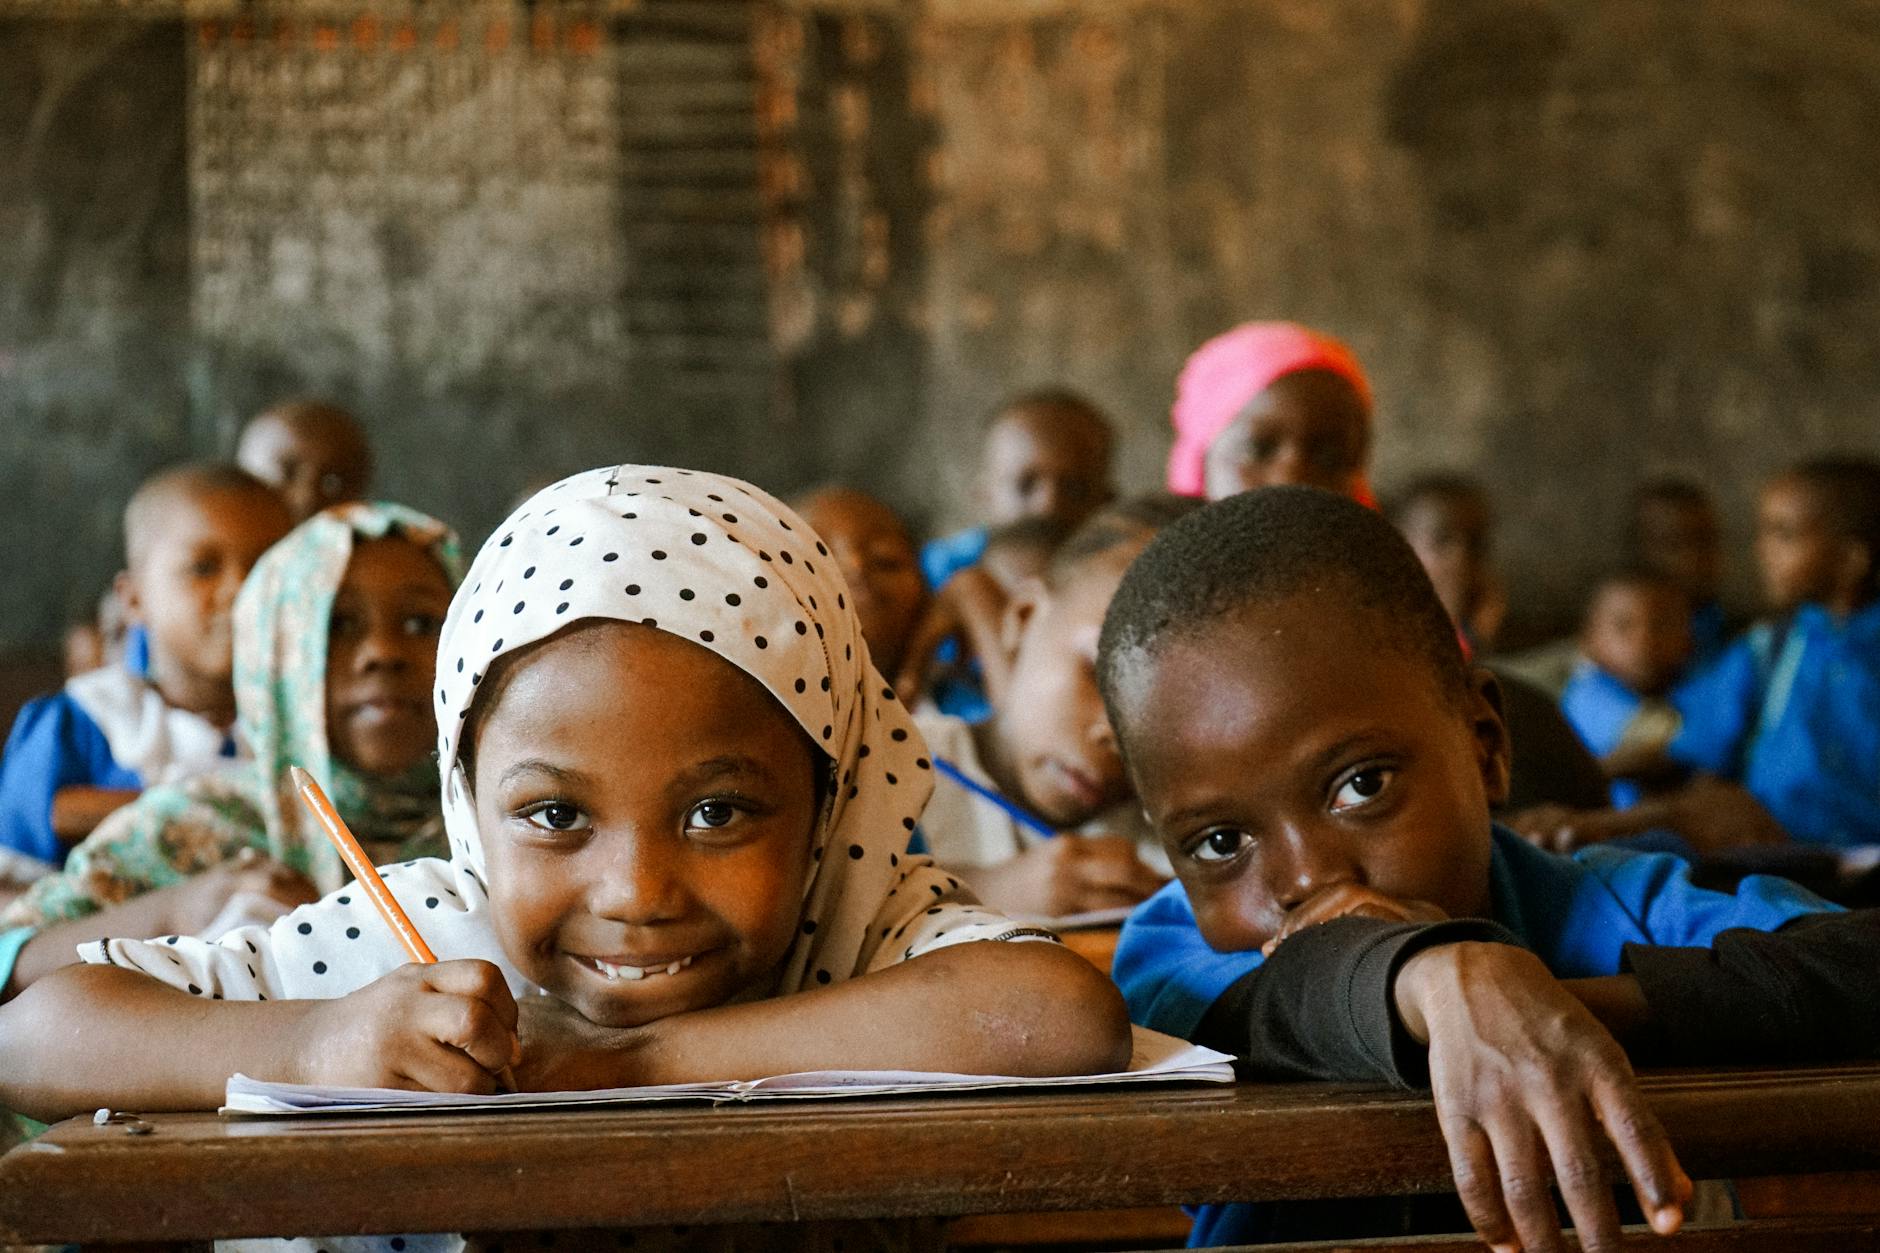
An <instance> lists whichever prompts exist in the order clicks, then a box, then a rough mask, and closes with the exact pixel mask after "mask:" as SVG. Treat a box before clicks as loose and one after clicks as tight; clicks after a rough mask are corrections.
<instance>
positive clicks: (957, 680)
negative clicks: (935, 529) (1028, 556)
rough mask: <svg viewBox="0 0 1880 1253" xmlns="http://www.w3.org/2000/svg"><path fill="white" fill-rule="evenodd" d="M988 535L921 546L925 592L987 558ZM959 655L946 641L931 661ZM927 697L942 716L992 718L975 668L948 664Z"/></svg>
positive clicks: (968, 534)
mask: <svg viewBox="0 0 1880 1253" xmlns="http://www.w3.org/2000/svg"><path fill="white" fill-rule="evenodd" d="M988 534H989V533H988V531H987V530H986V528H985V527H983V526H976V527H972V528H970V529H968V530H965V531H955V532H954V533H953V534H951V535H943V536H941V537H940V538H939V539H934V540H928V541H927V542H926V543H925V544H923V545H922V546H921V550H920V573H921V577H922V578H924V579H926V580H927V587H928V590H930V591H935V592H937V591H939V590H940V588H941V587H942V586H943V585H944V584H945V583H946V581H947V580H948V579H950V578H952V577H953V576H954V575H956V574H958V573H959V572H960V571H961V570H964V569H966V567H968V566H973V565H978V564H979V559H980V558H981V557H983V556H985V555H986V537H987V535H988ZM959 655H960V651H959V647H958V646H957V645H956V644H954V642H953V641H951V640H947V641H945V642H944V643H942V644H941V645H940V648H939V649H938V650H937V651H936V652H935V654H934V660H935V661H938V662H941V663H948V662H957V661H958V660H959ZM929 695H931V696H932V697H933V702H934V704H935V705H937V706H938V707H939V709H940V712H941V713H943V714H952V715H953V716H954V717H955V718H964V719H966V721H968V722H984V721H985V720H986V719H988V718H990V717H991V716H992V702H991V701H990V700H988V699H986V688H985V685H984V684H983V683H982V682H980V679H979V671H978V667H977V666H973V667H970V668H968V667H965V666H960V665H949V666H948V667H947V670H946V673H944V674H942V675H941V676H940V677H939V678H937V679H935V680H934V683H933V688H932V690H931V692H930V693H929Z"/></svg>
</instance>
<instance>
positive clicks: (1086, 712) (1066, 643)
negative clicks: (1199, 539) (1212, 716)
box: [915, 496, 1192, 918]
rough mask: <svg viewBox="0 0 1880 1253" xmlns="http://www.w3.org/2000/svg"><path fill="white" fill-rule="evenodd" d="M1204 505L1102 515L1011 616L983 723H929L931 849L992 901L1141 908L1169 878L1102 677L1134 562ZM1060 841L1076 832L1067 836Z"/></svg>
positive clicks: (1042, 908) (1055, 909)
mask: <svg viewBox="0 0 1880 1253" xmlns="http://www.w3.org/2000/svg"><path fill="white" fill-rule="evenodd" d="M1191 507H1192V505H1191V504H1190V503H1189V502H1187V501H1185V500H1182V499H1181V498H1178V497H1166V496H1149V497H1138V498H1134V499H1130V500H1125V501H1121V502H1119V503H1117V504H1114V505H1110V506H1108V507H1106V508H1104V509H1102V510H1100V511H1098V512H1097V513H1096V514H1095V515H1094V516H1093V517H1091V518H1090V519H1089V520H1088V521H1087V522H1085V523H1084V525H1083V526H1082V527H1080V528H1078V530H1077V531H1076V532H1075V533H1074V534H1073V535H1072V536H1071V537H1070V538H1069V539H1067V540H1066V541H1064V543H1063V544H1062V545H1061V546H1060V547H1059V548H1058V550H1057V552H1056V553H1055V554H1054V555H1053V556H1052V559H1051V562H1050V565H1049V566H1048V567H1047V569H1046V572H1045V576H1044V578H1043V579H1041V580H1038V581H1036V582H1034V583H1031V584H1029V585H1027V586H1025V587H1023V588H1021V589H1020V590H1019V591H1018V593H1017V594H1016V596H1015V597H1014V598H1013V601H1012V603H1011V605H1010V607H1009V608H1008V610H1007V612H1006V617H1005V626H1004V642H1003V647H1004V651H1005V653H1006V654H1007V657H1006V668H1007V672H1008V673H1009V676H1010V679H1009V683H1008V685H1007V689H1006V692H1005V696H1004V699H1003V700H1002V701H1001V703H1000V705H999V708H998V711H997V712H996V713H995V714H994V715H993V716H992V718H991V719H990V720H989V721H986V722H982V723H978V724H971V723H968V722H966V721H964V720H963V719H960V718H955V717H951V716H949V715H947V714H943V713H939V712H937V711H936V712H931V713H922V714H917V715H916V716H915V721H916V722H917V723H918V724H919V725H920V729H921V733H922V734H923V735H925V736H926V737H927V742H928V743H929V745H931V746H932V748H933V751H934V757H935V765H936V766H937V767H938V768H939V770H940V772H941V775H942V777H941V778H940V779H938V780H936V782H935V784H934V796H933V800H932V801H931V802H930V803H929V804H928V806H927V812H926V813H925V814H924V815H922V817H921V823H920V829H921V834H922V836H923V837H924V838H925V840H926V842H927V849H928V851H930V852H931V853H933V855H934V859H935V860H936V861H938V862H939V863H940V864H941V865H942V866H945V867H947V868H948V869H950V870H953V871H957V872H958V873H959V874H961V875H963V876H965V877H966V878H967V879H969V880H970V881H971V883H972V885H973V890H974V891H976V892H978V893H979V894H980V896H981V898H982V899H984V900H985V901H986V902H987V903H988V904H991V905H994V906H996V907H998V908H1000V909H1002V910H1005V911H1006V912H1008V913H1015V914H1022V915H1025V916H1029V917H1048V918H1054V917H1064V916H1067V915H1071V914H1079V913H1086V912H1090V911H1094V910H1105V909H1115V908H1120V907H1123V906H1128V905H1134V904H1135V903H1136V902H1137V901H1140V900H1141V899H1142V898H1143V897H1145V896H1147V895H1148V894H1149V893H1151V892H1153V891H1154V890H1155V889H1156V888H1158V887H1160V886H1161V884H1162V882H1163V879H1164V877H1165V876H1164V875H1163V874H1162V873H1160V872H1159V870H1158V868H1157V867H1156V866H1154V865H1152V864H1148V863H1145V862H1144V861H1143V859H1142V854H1144V853H1145V852H1146V853H1147V854H1148V855H1149V856H1150V857H1151V859H1152V860H1155V861H1159V860H1160V859H1159V857H1156V850H1155V849H1154V847H1153V845H1150V844H1148V843H1147V841H1146V838H1145V837H1146V832H1144V831H1143V829H1142V823H1141V819H1140V814H1139V811H1138V810H1137V809H1136V807H1135V805H1134V804H1133V803H1132V802H1131V798H1130V793H1129V787H1128V784H1127V781H1126V780H1125V779H1124V777H1123V764H1122V761H1121V759H1120V758H1118V756H1117V755H1116V743H1115V739H1114V737H1113V736H1112V735H1111V733H1110V724H1109V719H1108V717H1107V716H1106V715H1105V714H1104V711H1103V701H1102V698H1101V697H1100V696H1099V695H1098V693H1097V689H1096V684H1095V682H1094V681H1093V679H1092V675H1091V663H1092V662H1093V660H1094V659H1095V657H1096V645H1097V631H1098V628H1099V627H1100V626H1101V625H1102V623H1103V611H1104V609H1105V608H1106V607H1107V606H1108V605H1109V603H1110V597H1111V595H1112V594H1114V592H1115V591H1116V585H1117V583H1118V581H1119V580H1121V578H1122V577H1123V571H1124V570H1125V569H1127V568H1128V566H1129V563H1130V560H1131V559H1132V558H1134V557H1135V555H1136V554H1137V553H1138V552H1140V551H1141V550H1142V547H1143V545H1144V544H1146V543H1148V542H1149V539H1150V538H1151V537H1152V536H1153V535H1154V534H1155V533H1156V531H1158V530H1159V529H1160V528H1161V527H1163V526H1164V525H1166V524H1167V523H1168V522H1169V521H1170V520H1172V519H1173V518H1176V517H1179V516H1180V515H1181V514H1182V513H1184V512H1186V511H1187V510H1188V509H1189V508H1191ZM1056 832H1064V833H1065V834H1062V835H1055V834H1054V833H1056Z"/></svg>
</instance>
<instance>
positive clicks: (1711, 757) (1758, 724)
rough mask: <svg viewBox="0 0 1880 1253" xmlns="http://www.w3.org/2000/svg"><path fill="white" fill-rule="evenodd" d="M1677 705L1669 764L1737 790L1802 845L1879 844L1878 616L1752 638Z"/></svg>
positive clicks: (1823, 613) (1865, 613)
mask: <svg viewBox="0 0 1880 1253" xmlns="http://www.w3.org/2000/svg"><path fill="white" fill-rule="evenodd" d="M1674 703H1676V704H1677V706H1678V708H1679V710H1680V712H1682V713H1683V714H1684V728H1683V730H1682V731H1680V732H1679V734H1678V736H1677V738H1676V739H1675V740H1673V741H1672V742H1671V745H1670V747H1669V749H1668V750H1667V751H1668V752H1669V753H1670V755H1671V756H1672V757H1674V758H1676V759H1677V760H1679V761H1682V762H1684V763H1685V764H1686V765H1690V766H1694V767H1696V768H1697V769H1700V770H1707V771H1710V772H1711V773H1712V774H1717V775H1721V776H1723V777H1725V778H1729V779H1735V780H1736V781H1738V782H1739V783H1741V784H1742V785H1743V786H1744V787H1745V788H1747V789H1749V791H1750V793H1751V794H1752V795H1754V796H1755V797H1756V799H1757V800H1759V801H1761V802H1762V803H1763V805H1764V806H1765V807H1766V808H1767V809H1768V810H1769V812H1770V813H1771V814H1773V815H1775V818H1776V821H1778V822H1780V823H1781V824H1782V825H1783V827H1784V828H1786V829H1787V830H1788V832H1789V834H1790V835H1791V836H1793V837H1794V838H1795V839H1797V840H1801V841H1803V842H1806V843H1812V844H1826V845H1833V846H1839V847H1849V846H1852V845H1857V844H1873V843H1880V604H1874V605H1869V606H1868V607H1867V608H1865V609H1862V610H1860V611H1858V612H1856V613H1854V614H1852V615H1850V616H1848V617H1847V618H1846V619H1844V620H1841V619H1837V618H1836V617H1835V616H1834V615H1833V614H1831V613H1829V612H1828V611H1827V610H1826V609H1824V608H1822V607H1821V606H1819V605H1804V606H1803V607H1802V608H1800V609H1798V610H1797V611H1796V612H1795V614H1794V616H1793V618H1792V619H1791V620H1790V622H1789V625H1788V630H1787V631H1786V632H1785V633H1783V632H1779V631H1778V629H1777V627H1776V626H1774V625H1772V624H1768V623H1765V624H1762V625H1760V626H1757V627H1756V628H1754V629H1753V630H1751V631H1749V632H1748V633H1747V634H1745V635H1744V636H1743V637H1742V638H1741V639H1739V640H1738V641H1737V642H1736V643H1734V644H1732V645H1731V646H1730V647H1729V648H1728V649H1727V650H1725V652H1724V653H1723V655H1722V656H1720V657H1719V658H1717V660H1716V661H1715V662H1714V663H1712V664H1711V665H1710V666H1708V667H1706V668H1705V669H1704V670H1703V672H1701V673H1700V674H1699V675H1697V676H1696V677H1695V678H1693V679H1692V680H1691V681H1690V682H1689V683H1687V684H1686V685H1685V687H1684V688H1683V689H1682V690H1681V691H1680V692H1679V693H1678V694H1677V696H1676V697H1675V698H1674Z"/></svg>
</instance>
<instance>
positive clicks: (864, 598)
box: [796, 487, 927, 674]
mask: <svg viewBox="0 0 1880 1253" xmlns="http://www.w3.org/2000/svg"><path fill="white" fill-rule="evenodd" d="M796 510H797V512H798V513H800V514H802V515H803V521H805V522H807V523H809V524H810V526H811V528H812V529H814V530H815V532H816V533H817V534H818V535H820V536H822V537H823V541H824V542H825V543H826V544H828V546H829V555H830V556H831V557H832V558H834V560H835V563H836V565H837V567H838V568H839V569H840V570H841V571H842V576H843V578H845V579H847V580H848V584H849V596H850V597H851V598H852V599H853V601H854V602H855V604H854V608H855V616H856V617H857V618H858V619H860V620H861V624H862V638H863V639H864V640H866V641H868V652H869V656H870V659H871V660H872V661H873V662H874V664H875V668H876V669H877V670H879V671H881V672H882V673H883V674H897V673H899V672H900V668H901V664H902V661H903V659H904V658H905V657H906V656H907V654H908V647H909V643H910V641H911V640H912V638H913V635H914V630H915V626H916V624H917V623H918V622H919V621H920V616H921V610H922V609H923V608H924V607H925V606H926V603H927V588H926V586H925V585H924V584H923V583H922V582H921V579H920V555H919V553H918V552H917V551H916V550H915V548H914V537H913V536H912V535H911V534H909V532H908V529H907V524H906V523H905V522H903V521H901V517H900V515H899V514H897V513H895V512H894V510H892V509H890V508H889V507H888V506H887V505H885V504H883V503H882V502H881V501H879V500H877V499H875V498H874V497H873V496H870V495H869V494H868V493H866V492H859V491H856V490H855V489H853V488H848V487H822V488H818V489H817V490H815V491H813V492H810V493H809V494H807V495H806V496H804V497H802V498H801V499H800V500H799V501H798V502H797V504H796Z"/></svg>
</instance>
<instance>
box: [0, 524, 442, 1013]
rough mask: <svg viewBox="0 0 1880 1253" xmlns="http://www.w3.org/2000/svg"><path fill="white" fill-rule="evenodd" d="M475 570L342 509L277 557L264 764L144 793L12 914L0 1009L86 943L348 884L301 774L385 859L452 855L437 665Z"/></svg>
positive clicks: (258, 609) (238, 620) (247, 629)
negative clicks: (295, 769) (233, 904)
mask: <svg viewBox="0 0 1880 1253" xmlns="http://www.w3.org/2000/svg"><path fill="white" fill-rule="evenodd" d="M460 573H461V559H460V558H459V557H458V553H457V537H456V535H455V534H453V533H452V532H451V531H450V529H449V528H447V527H446V526H444V524H443V523H441V522H439V521H437V520H436V519H434V518H430V517H427V516H425V515H424V514H421V513H418V512H416V511H414V510H410V509H405V508H402V507H400V506H397V505H388V504H364V503H358V504H351V505H342V506H339V507H337V508H334V509H329V510H327V511H326V512H324V513H320V514H316V515H315V516H314V517H312V518H310V519H308V520H307V521H306V522H303V523H301V524H300V525H299V526H298V527H296V528H294V530H293V531H291V532H290V533H289V534H288V536H287V538H286V539H284V540H282V541H281V542H280V543H278V544H276V545H275V546H274V547H273V548H272V549H270V550H269V551H268V552H267V554H266V555H265V556H263V557H262V558H261V560H260V562H259V563H257V564H256V566H255V569H254V571H253V572H252V573H251V574H250V575H249V577H248V581H247V582H246V583H245V584H244V585H243V587H242V592H241V595H240V596H239V597H238V598H237V600H236V602H235V610H234V618H235V628H234V633H235V645H234V652H235V705H236V716H237V721H238V723H239V725H240V726H241V728H242V733H243V735H244V737H245V738H246V740H247V742H248V743H249V744H250V745H251V746H252V747H253V749H254V753H255V758H254V760H253V761H245V762H236V763H229V764H228V765H226V766H225V767H224V768H222V769H220V770H215V771H210V772H206V773H203V774H199V775H196V776H193V777H191V778H188V779H184V780H181V781H179V782H177V783H176V784H174V785H171V786H165V787H158V788H152V789H151V790H149V791H147V792H145V793H144V794H143V795H142V796H140V797H139V798H138V799H137V800H136V801H135V802H134V803H132V804H131V805H129V806H127V807H126V808H124V809H121V810H119V811H118V812H117V813H115V814H113V815H111V816H110V817H109V818H107V819H105V821H104V823H103V825H101V826H100V827H99V828H98V829H97V830H96V831H94V832H92V833H91V835H90V836H89V837H88V838H87V839H86V840H85V841H84V842H83V843H82V844H80V845H79V846H78V847H77V848H76V849H74V850H73V852H72V856H71V858H70V859H69V860H68V861H67V863H66V866H65V869H64V870H62V871H61V872H59V873H57V874H52V875H47V876H46V877H44V878H42V879H40V880H39V881H38V882H37V883H36V884H34V885H33V887H32V889H31V890H30V891H28V892H27V893H26V894H25V895H24V896H22V897H21V898H20V899H18V900H16V901H14V902H13V903H12V904H11V905H10V906H8V907H7V908H6V909H5V910H0V999H4V996H5V994H7V993H11V992H15V991H17V990H18V989H19V988H21V987H24V986H25V985H27V984H29V983H31V982H32V981H33V980H34V979H36V978H38V977H39V976H40V975H43V974H45V973H46V972H47V971H48V970H52V969H55V968H57V967H59V966H64V965H68V964H70V963H71V962H72V961H74V960H75V959H76V946H77V945H78V944H80V943H83V942H85V941H89V940H94V939H97V938H99V937H100V936H107V935H116V936H150V935H161V934H163V933H165V932H167V931H179V932H182V933H184V934H194V933H195V932H196V931H198V930H201V929H202V928H204V927H207V926H209V925H210V924H211V923H213V922H214V921H215V920H216V919H217V917H218V916H219V915H221V914H222V913H223V910H224V907H225V906H226V905H227V904H228V903H229V902H230V901H231V900H233V899H235V898H236V897H237V896H238V895H239V896H242V899H243V901H244V902H245V903H246V906H247V910H248V913H249V916H250V920H252V919H253V918H254V917H256V916H271V915H268V911H272V912H273V913H284V912H286V910H288V909H290V908H292V907H293V906H295V905H298V904H301V903H303V902H305V901H309V900H313V899H315V898H316V897H317V896H318V895H319V893H320V892H321V891H323V890H331V889H333V888H337V887H338V886H340V884H342V883H344V882H345V881H346V871H345V868H344V867H343V866H342V865H341V864H340V862H339V859H338V857H336V856H335V855H334V853H333V850H332V848H331V846H330V845H329V844H328V843H327V841H326V839H325V837H324V836H323V835H322V834H321V833H320V830H319V827H318V826H317V825H316V824H315V823H314V821H313V818H312V816H311V815H309V814H307V813H306V812H305V810H304V809H303V808H302V807H301V805H300V803H299V801H298V800H297V799H296V798H295V796H294V792H293V788H292V785H291V783H290V782H289V780H288V777H287V771H288V767H289V766H293V765H299V766H302V767H304V768H306V769H309V770H311V771H313V772H314V774H315V775H316V777H318V778H319V779H320V780H321V781H322V783H323V784H324V785H325V786H326V787H328V788H330V789H331V790H332V793H333V796H334V798H335V800H336V801H337V802H338V804H339V806H340V808H341V811H342V812H343V813H344V814H345V815H346V819H347V821H348V822H350V823H352V824H353V825H354V827H355V828H356V830H357V832H358V834H359V835H360V837H361V838H362V839H364V840H365V841H366V842H367V847H368V848H369V849H371V850H372V851H373V853H374V854H375V856H378V857H380V858H383V859H385V860H388V861H389V860H391V859H393V858H395V857H416V856H422V855H424V854H426V853H430V852H441V851H442V850H443V848H444V843H443V821H442V815H441V814H440V812H439V809H438V800H437V794H438V785H437V768H436V766H435V765H434V764H433V762H432V760H431V746H432V744H433V743H434V742H435V739H436V733H437V723H436V720H435V718H434V716H433V713H432V703H433V698H432V695H431V690H432V667H433V666H434V665H435V664H436V661H437V632H438V629H439V628H440V627H441V626H442V625H443V619H444V610H445V609H446V608H447V607H448V606H449V604H450V594H451V589H452V588H453V587H455V586H456V581H457V577H458V575H459V574H460Z"/></svg>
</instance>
